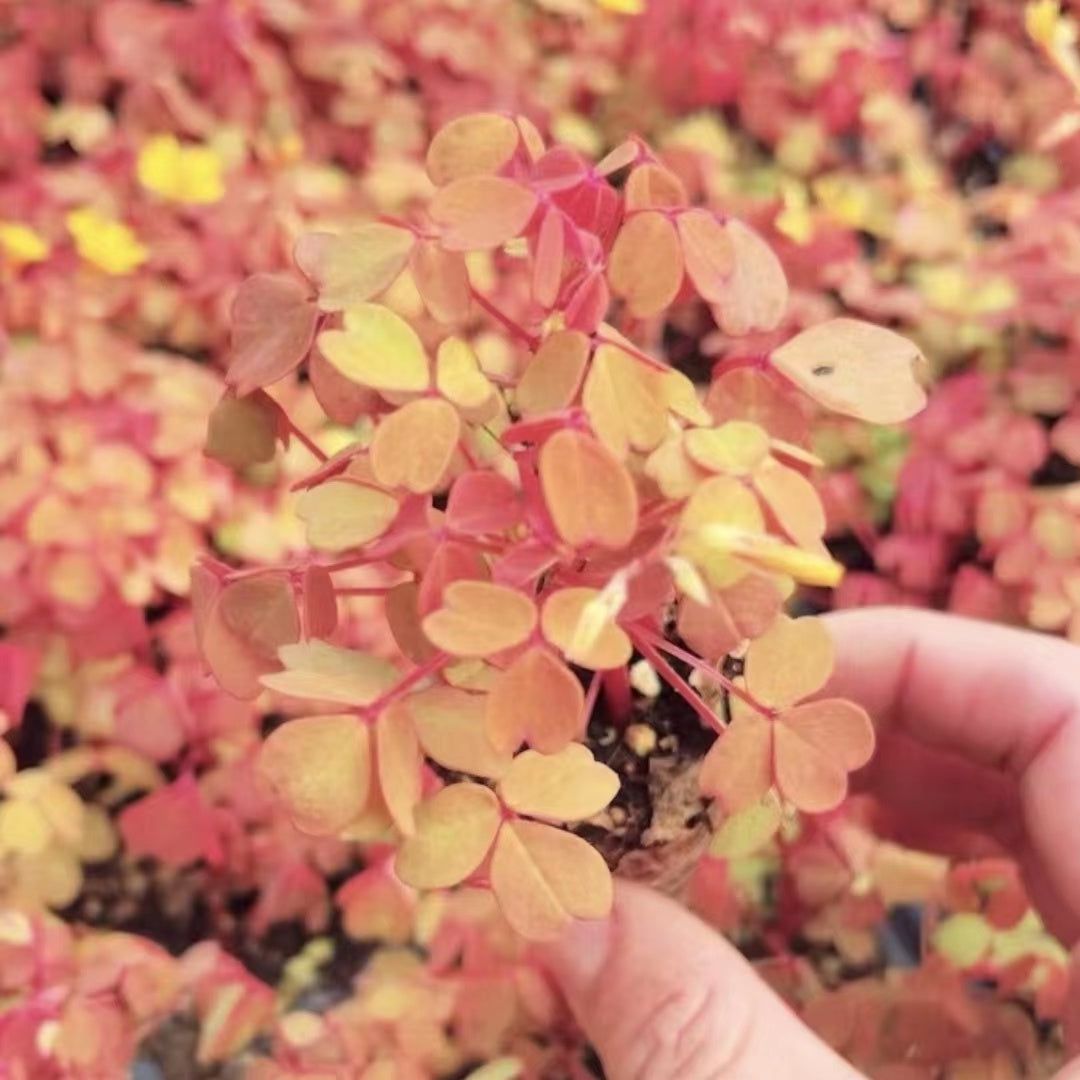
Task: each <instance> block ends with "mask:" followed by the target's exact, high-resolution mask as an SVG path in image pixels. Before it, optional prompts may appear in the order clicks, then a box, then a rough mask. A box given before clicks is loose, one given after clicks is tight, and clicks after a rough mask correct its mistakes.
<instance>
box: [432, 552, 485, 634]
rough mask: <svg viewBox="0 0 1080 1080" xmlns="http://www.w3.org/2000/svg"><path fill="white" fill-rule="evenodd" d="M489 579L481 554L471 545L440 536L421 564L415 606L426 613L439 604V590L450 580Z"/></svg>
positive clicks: (440, 592)
mask: <svg viewBox="0 0 1080 1080" xmlns="http://www.w3.org/2000/svg"><path fill="white" fill-rule="evenodd" d="M465 579H468V580H469V581H490V580H491V572H490V570H488V565H487V562H486V561H485V560H484V556H483V555H481V554H480V552H479V551H477V550H476V549H475V548H472V547H469V546H468V545H467V544H462V543H459V542H458V541H456V540H443V541H442V543H440V544H439V545H438V546H437V547H436V548H435V550H434V552H433V553H432V555H431V558H430V560H429V561H428V564H427V566H425V567H424V576H423V578H422V579H421V581H420V592H419V593H418V595H417V598H416V603H417V609H418V611H419V613H420V615H421V616H424V615H429V614H430V613H431V612H433V611H435V610H436V609H437V608H439V607H441V606H442V602H443V592H444V591H445V590H446V586H447V585H449V584H450V583H451V582H452V581H462V580H465Z"/></svg>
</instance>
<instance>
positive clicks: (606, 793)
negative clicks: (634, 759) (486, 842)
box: [499, 743, 619, 822]
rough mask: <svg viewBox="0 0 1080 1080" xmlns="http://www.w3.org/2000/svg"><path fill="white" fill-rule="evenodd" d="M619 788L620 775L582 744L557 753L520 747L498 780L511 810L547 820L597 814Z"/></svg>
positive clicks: (572, 819) (570, 746) (500, 794)
mask: <svg viewBox="0 0 1080 1080" xmlns="http://www.w3.org/2000/svg"><path fill="white" fill-rule="evenodd" d="M618 790H619V775H618V773H616V772H614V771H613V770H612V769H609V768H608V767H607V766H606V765H602V764H601V763H600V762H598V761H596V760H595V759H594V758H593V755H592V751H590V750H589V748H588V747H587V746H582V745H581V743H570V744H569V745H568V746H565V747H563V749H562V750H560V751H559V752H558V753H556V754H538V753H537V752H536V751H535V750H523V751H522V752H521V753H520V754H518V755H517V757H515V758H514V760H513V762H512V763H511V764H510V767H509V768H508V769H507V770H506V773H505V774H504V776H503V778H502V780H500V782H499V796H500V798H501V799H502V801H503V802H504V803H505V804H506V805H507V806H508V807H510V809H511V810H514V811H516V812H517V813H519V814H525V815H527V816H528V817H535V818H543V819H544V820H547V821H557V822H562V821H583V820H584V819H585V818H590V817H592V816H593V815H594V814H598V813H600V811H601V810H603V809H604V807H605V806H607V805H608V803H610V802H611V800H612V799H614V798H615V796H616V794H617V793H618Z"/></svg>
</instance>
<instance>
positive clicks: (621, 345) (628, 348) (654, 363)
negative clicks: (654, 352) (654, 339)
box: [596, 334, 670, 371]
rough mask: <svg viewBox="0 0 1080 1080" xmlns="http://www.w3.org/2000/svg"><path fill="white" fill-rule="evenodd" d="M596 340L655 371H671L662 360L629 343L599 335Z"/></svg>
mask: <svg viewBox="0 0 1080 1080" xmlns="http://www.w3.org/2000/svg"><path fill="white" fill-rule="evenodd" d="M596 340H597V341H599V342H602V343H603V344H605V345H614V346H615V347H616V348H617V349H622V351H623V352H628V353H629V354H630V355H631V356H633V357H635V358H636V359H638V360H640V361H641V362H642V363H643V364H645V365H646V366H648V367H650V368H652V369H653V371H669V370H670V368H669V367H668V365H667V364H665V363H664V362H663V361H662V360H657V358H656V357H655V356H650V355H649V354H648V353H647V352H642V351H641V350H640V349H639V348H638V347H637V346H636V345H631V344H630V343H629V342H628V341H613V340H612V339H611V338H608V337H604V335H603V334H597V335H596Z"/></svg>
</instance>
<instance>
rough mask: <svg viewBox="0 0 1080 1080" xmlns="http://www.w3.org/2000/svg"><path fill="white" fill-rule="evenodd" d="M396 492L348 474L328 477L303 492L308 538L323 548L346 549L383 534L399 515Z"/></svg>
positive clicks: (299, 507) (300, 509) (301, 511)
mask: <svg viewBox="0 0 1080 1080" xmlns="http://www.w3.org/2000/svg"><path fill="white" fill-rule="evenodd" d="M397 512H398V502H397V499H395V498H394V497H393V495H390V494H388V493H387V492H385V491H382V490H381V489H379V488H377V487H372V486H371V485H370V484H362V483H360V482H359V481H356V480H350V479H348V478H345V477H343V478H341V479H334V480H327V481H326V482H325V483H322V484H319V486H318V487H313V488H310V489H309V490H307V491H304V492H302V493H301V494H300V495H299V497H298V498H297V500H296V513H297V516H298V517H300V518H301V519H302V520H303V521H304V522H305V523H306V525H307V540H308V543H309V544H310V545H311V546H312V547H313V548H318V549H319V550H320V551H345V550H346V549H348V548H352V547H360V546H362V545H363V544H367V543H370V541H372V540H374V539H375V538H376V537H379V536H382V534H383V533H384V532H386V530H387V529H388V528H389V527H390V524H391V522H392V521H393V520H394V518H395V517H397Z"/></svg>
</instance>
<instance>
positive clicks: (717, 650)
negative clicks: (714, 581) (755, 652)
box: [675, 596, 743, 662]
mask: <svg viewBox="0 0 1080 1080" xmlns="http://www.w3.org/2000/svg"><path fill="white" fill-rule="evenodd" d="M675 625H676V627H677V629H678V631H679V637H681V638H682V639H683V641H685V642H686V643H687V645H689V646H690V648H692V649H693V650H694V652H696V653H697V654H698V656H701V657H704V658H705V659H706V660H711V661H713V662H715V661H717V660H719V659H720V658H721V657H722V656H724V655H725V654H727V653H729V652H731V651H732V650H733V649H735V648H736V647H737V646H738V645H739V643H740V642H741V641H742V640H743V635H742V634H740V633H739V628H738V627H737V626H736V625H735V620H734V619H732V617H731V615H730V614H729V612H728V610H727V608H726V607H724V605H723V604H720V603H717V602H716V601H715V600H714V601H713V602H712V603H711V604H699V603H698V602H697V601H696V600H691V599H690V597H688V596H684V597H683V598H682V600H680V601H679V614H678V618H677V619H676V624H675Z"/></svg>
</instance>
